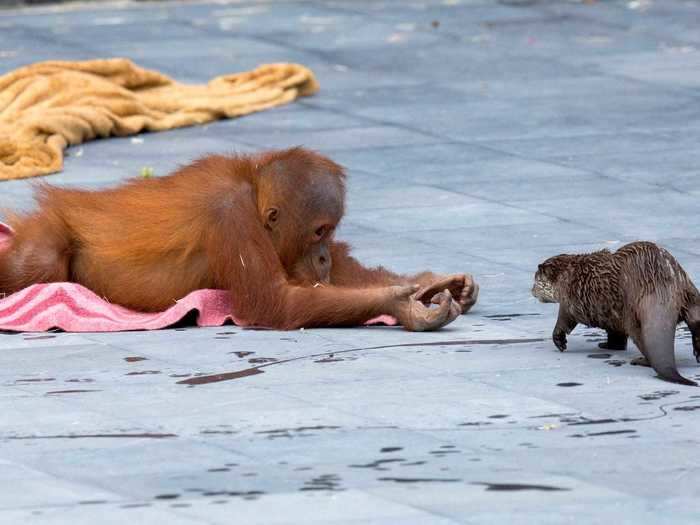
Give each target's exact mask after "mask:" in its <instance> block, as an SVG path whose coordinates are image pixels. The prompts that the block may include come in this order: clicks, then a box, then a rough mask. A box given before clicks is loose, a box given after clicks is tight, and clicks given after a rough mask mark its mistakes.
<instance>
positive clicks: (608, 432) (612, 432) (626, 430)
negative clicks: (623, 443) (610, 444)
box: [569, 429, 637, 438]
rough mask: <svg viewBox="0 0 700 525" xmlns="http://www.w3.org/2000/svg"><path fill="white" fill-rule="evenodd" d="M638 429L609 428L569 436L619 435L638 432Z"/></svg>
mask: <svg viewBox="0 0 700 525" xmlns="http://www.w3.org/2000/svg"><path fill="white" fill-rule="evenodd" d="M636 433H637V431H636V430H633V429H624V430H608V431H605V432H588V433H586V434H572V435H570V436H569V437H572V438H584V437H597V436H617V435H622V434H636Z"/></svg>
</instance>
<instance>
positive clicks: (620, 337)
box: [598, 330, 627, 350]
mask: <svg viewBox="0 0 700 525" xmlns="http://www.w3.org/2000/svg"><path fill="white" fill-rule="evenodd" d="M606 332H607V334H608V340H607V341H606V342H605V343H599V344H598V348H602V349H603V350H627V334H625V333H624V332H613V331H612V330H606Z"/></svg>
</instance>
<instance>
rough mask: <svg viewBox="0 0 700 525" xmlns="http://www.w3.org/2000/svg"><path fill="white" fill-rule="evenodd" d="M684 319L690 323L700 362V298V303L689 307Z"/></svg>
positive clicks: (686, 322)
mask: <svg viewBox="0 0 700 525" xmlns="http://www.w3.org/2000/svg"><path fill="white" fill-rule="evenodd" d="M684 321H685V324H687V325H688V329H689V330H690V335H691V337H692V338H693V354H694V355H695V360H696V361H697V362H698V363H700V299H699V302H698V304H694V305H693V306H691V307H689V308H688V309H687V311H686V314H685V319H684Z"/></svg>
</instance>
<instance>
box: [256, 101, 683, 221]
mask: <svg viewBox="0 0 700 525" xmlns="http://www.w3.org/2000/svg"><path fill="white" fill-rule="evenodd" d="M299 104H300V105H305V106H312V107H314V109H326V110H329V111H332V112H335V113H337V114H340V115H343V116H346V117H359V118H362V119H364V120H366V121H367V122H368V123H375V124H377V125H380V126H385V127H394V128H397V129H401V130H404V131H410V132H412V133H419V134H421V135H424V136H426V137H431V138H434V139H436V140H439V141H440V142H437V143H436V144H454V145H464V146H470V147H475V148H478V149H481V150H484V151H489V152H491V153H498V154H500V155H504V156H506V157H511V158H513V159H518V160H528V161H535V162H542V163H543V164H549V165H552V166H557V167H559V168H565V169H571V170H576V171H580V172H582V173H589V174H592V175H597V176H599V177H602V178H605V179H609V180H614V181H615V182H622V183H629V182H630V181H629V180H627V179H621V178H618V177H615V176H613V175H608V174H606V173H602V172H600V171H598V170H594V169H591V168H585V167H584V168H581V167H577V168H574V167H571V166H568V165H566V164H564V163H561V162H555V161H553V160H552V159H551V158H537V157H527V156H524V155H521V154H518V153H513V152H510V151H505V150H501V149H498V148H497V147H494V146H488V145H485V144H483V143H481V142H479V141H468V140H461V139H455V138H450V137H448V136H445V135H442V134H439V133H433V132H430V131H426V130H420V129H417V128H414V127H413V126H407V125H404V124H400V123H396V122H390V121H386V120H383V119H376V118H372V117H365V116H358V115H353V114H352V113H351V112H348V111H343V110H340V109H338V108H321V107H320V106H317V105H315V104H313V102H312V101H307V100H303V101H300V102H299ZM341 129H342V128H341ZM631 133H638V134H641V135H647V136H651V137H653V136H654V135H655V134H654V133H652V132H651V131H649V132H643V131H633V132H631ZM617 135H619V132H618V133H614V132H612V131H611V132H610V133H609V134H603V136H617ZM597 136H601V135H600V134H583V135H575V136H572V137H571V138H581V137H597ZM553 138H557V137H553ZM512 140H519V139H512ZM540 140H546V137H545V138H543V139H540ZM247 145H249V146H250V145H251V144H247ZM256 147H257V146H256ZM384 147H406V146H405V145H404V146H400V145H399V146H384ZM357 149H365V148H362V147H358V148H344V149H343V150H342V151H353V150H357ZM370 149H374V148H370ZM676 149H677V148H668V149H661V150H655V151H658V152H663V151H675V150H676ZM331 151H332V150H331ZM368 173H371V172H368ZM374 175H377V174H374ZM378 176H381V175H378ZM634 182H635V183H636V184H639V185H641V186H644V187H647V186H648V187H649V188H650V189H658V188H665V189H670V190H671V191H674V192H675V193H679V194H682V195H690V193H688V192H684V191H680V190H678V189H677V188H673V187H668V186H661V185H659V184H653V183H650V182H644V181H642V182H639V181H634ZM443 189H444V188H443ZM470 196H472V197H475V198H479V197H476V196H473V195H470ZM530 211H531V210H530Z"/></svg>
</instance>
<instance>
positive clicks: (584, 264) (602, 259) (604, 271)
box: [532, 241, 700, 386]
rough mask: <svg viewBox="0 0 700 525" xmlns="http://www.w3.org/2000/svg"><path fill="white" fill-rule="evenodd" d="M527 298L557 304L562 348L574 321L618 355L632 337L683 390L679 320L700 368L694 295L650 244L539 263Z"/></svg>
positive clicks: (648, 361)
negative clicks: (601, 335) (595, 331)
mask: <svg viewBox="0 0 700 525" xmlns="http://www.w3.org/2000/svg"><path fill="white" fill-rule="evenodd" d="M532 294H533V295H534V296H535V297H536V298H537V299H539V300H540V301H541V302H543V303H559V317H558V318H557V323H556V325H555V327H554V332H553V333H552V339H553V341H554V344H555V345H556V347H557V348H558V349H559V350H560V351H562V352H563V351H564V350H566V336H567V334H569V333H571V331H572V330H573V329H574V328H575V327H576V325H577V324H578V323H582V324H585V325H587V326H590V327H595V328H602V329H604V330H605V331H606V332H607V342H606V343H603V344H601V345H600V346H601V347H602V348H607V349H611V350H624V349H625V348H626V346H627V338H628V337H631V338H632V341H634V344H635V345H636V346H637V348H638V349H639V350H640V352H641V353H642V355H643V356H644V358H639V359H637V360H635V361H636V362H635V363H634V364H643V365H646V366H651V367H652V368H653V369H654V370H655V371H656V373H657V374H658V375H659V377H660V378H662V379H665V380H667V381H671V382H674V383H680V384H683V385H694V386H697V383H696V382H695V381H691V380H690V379H686V378H685V377H683V376H682V375H680V374H679V373H678V369H677V368H676V358H675V354H674V348H673V344H674V338H675V334H676V325H678V323H680V322H681V321H685V323H686V324H687V325H688V328H689V330H690V333H691V335H692V341H693V353H694V354H695V360H696V361H697V362H699V363H700V293H698V289H697V288H696V287H695V285H694V284H693V283H692V282H691V280H690V278H689V277H688V274H686V272H685V270H683V268H682V267H681V265H680V264H679V263H678V261H676V259H675V258H674V257H673V256H672V255H671V254H670V253H669V252H668V251H666V250H665V249H663V248H661V247H660V246H657V245H656V244H654V243H652V242H645V241H638V242H632V243H630V244H626V245H625V246H622V247H621V248H620V249H618V250H617V251H616V252H614V253H613V252H610V251H609V250H600V251H597V252H593V253H589V254H578V255H568V254H564V255H557V256H555V257H551V258H549V259H547V260H546V261H544V262H543V263H542V264H540V265H539V266H538V268H537V273H536V274H535V284H534V286H533V288H532Z"/></svg>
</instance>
